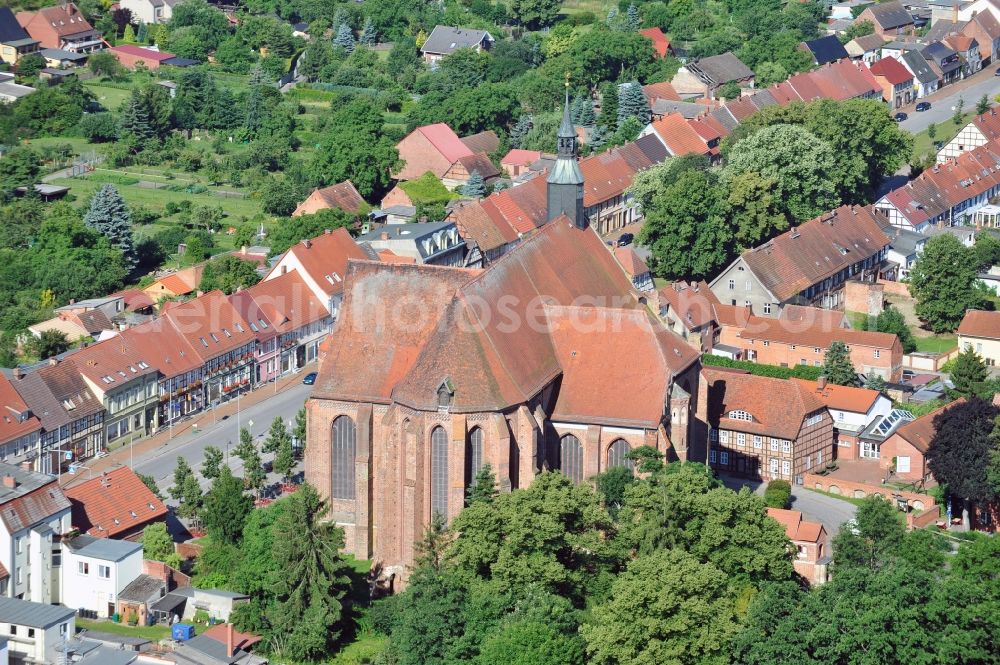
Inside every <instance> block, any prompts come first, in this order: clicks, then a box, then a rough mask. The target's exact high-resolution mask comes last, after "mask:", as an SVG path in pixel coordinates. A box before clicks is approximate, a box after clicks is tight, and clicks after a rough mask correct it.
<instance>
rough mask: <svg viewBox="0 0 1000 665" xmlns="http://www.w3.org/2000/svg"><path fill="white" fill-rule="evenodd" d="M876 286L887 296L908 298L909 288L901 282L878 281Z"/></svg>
mask: <svg viewBox="0 0 1000 665" xmlns="http://www.w3.org/2000/svg"><path fill="white" fill-rule="evenodd" d="M878 284H879V286H881V287H882V288H883V290H884V291H885V293H887V294H889V295H893V296H903V297H904V298H909V297H910V286H909V285H908V284H904V283H903V282H886V281H880V282H879V283H878ZM848 309H850V308H848Z"/></svg>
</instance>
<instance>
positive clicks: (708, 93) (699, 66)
mask: <svg viewBox="0 0 1000 665" xmlns="http://www.w3.org/2000/svg"><path fill="white" fill-rule="evenodd" d="M754 80H755V78H754V73H753V70H751V69H750V68H749V67H747V66H746V65H745V64H743V62H742V61H741V60H740V59H739V58H737V57H736V56H735V55H733V54H732V53H731V52H728V51H727V52H726V53H722V54H720V55H713V56H709V57H707V58H701V59H698V60H689V61H688V62H686V63H684V65H682V66H681V68H680V69H679V70H677V73H676V74H675V75H674V78H672V79H671V80H670V84H671V85H673V86H674V89H675V90H676V91H677V93H678V94H679V95H680V96H681V97H704V98H706V99H715V95H716V91H717V90H718V89H719V88H720V87H721V86H723V85H725V84H727V83H736V84H737V85H739V86H740V88H753V86H754Z"/></svg>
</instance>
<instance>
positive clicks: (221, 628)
mask: <svg viewBox="0 0 1000 665" xmlns="http://www.w3.org/2000/svg"><path fill="white" fill-rule="evenodd" d="M227 630H229V625H228V624H224V623H217V624H215V625H214V626H209V627H208V628H206V629H205V632H203V633H202V635H204V636H206V637H211V638H212V639H213V640H215V641H216V642H220V643H221V644H226V641H227V639H228V636H227V635H226V631H227ZM232 630H233V646H234V647H235V648H237V649H242V650H243V651H249V650H250V649H251V648H252V647H253V645H255V644H257V643H258V642H260V641H261V640H262V639H264V638H263V637H261V636H260V635H254V634H253V633H243V632H240V631H238V630H236V629H235V628H233V629H232Z"/></svg>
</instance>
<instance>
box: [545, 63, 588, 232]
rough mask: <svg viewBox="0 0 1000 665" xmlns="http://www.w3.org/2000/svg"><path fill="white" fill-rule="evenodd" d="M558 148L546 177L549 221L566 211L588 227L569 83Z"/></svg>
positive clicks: (571, 219)
mask: <svg viewBox="0 0 1000 665" xmlns="http://www.w3.org/2000/svg"><path fill="white" fill-rule="evenodd" d="M558 140H559V150H558V154H557V158H556V163H555V165H554V166H553V167H552V170H551V171H550V172H549V176H548V178H547V179H546V182H547V183H548V184H547V186H546V187H547V190H546V194H547V207H548V215H547V221H549V222H551V221H552V220H553V219H555V218H556V217H558V216H559V215H562V214H565V215H566V216H567V217H569V219H570V221H572V222H573V224H574V226H576V227H577V228H580V229H585V228H587V225H588V224H587V216H586V215H585V214H584V212H583V173H582V172H581V171H580V164H579V163H578V162H577V160H576V130H575V129H574V128H573V121H572V120H570V117H569V83H568V82H567V84H566V104H565V106H564V107H563V118H562V124H561V125H560V126H559V139H558Z"/></svg>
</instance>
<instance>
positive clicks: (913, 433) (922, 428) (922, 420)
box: [895, 397, 965, 453]
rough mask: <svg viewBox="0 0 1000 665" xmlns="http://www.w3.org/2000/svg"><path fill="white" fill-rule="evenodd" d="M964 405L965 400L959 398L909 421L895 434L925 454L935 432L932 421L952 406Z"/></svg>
mask: <svg viewBox="0 0 1000 665" xmlns="http://www.w3.org/2000/svg"><path fill="white" fill-rule="evenodd" d="M964 403H965V398H964V397H961V398H959V399H957V400H955V401H954V402H952V403H950V404H945V405H944V406H942V407H941V408H940V409H936V410H935V411H932V412H930V413H928V414H925V415H923V416H920V417H919V418H917V419H916V420H911V421H910V422H908V423H906V424H905V425H903V426H902V427H900V428H899V429H897V430H896V432H895V433H896V434H897V435H899V436H900V437H902V438H903V439H904V440H905V441H907V442H909V443H910V445H912V446H913V447H914V448H916V449H917V450H919V451H920V452H921V453H926V452H927V449H928V448H929V447H930V445H931V439H933V438H934V434H935V432H936V431H937V430H936V429H935V428H934V419H935V418H936V417H937V416H938V415H940V414H941V413H943V412H944V411H947V410H948V409H950V408H952V407H953V406H958V405H959V404H964Z"/></svg>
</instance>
